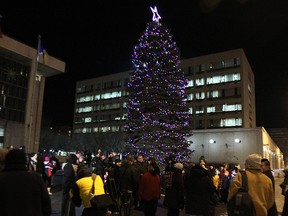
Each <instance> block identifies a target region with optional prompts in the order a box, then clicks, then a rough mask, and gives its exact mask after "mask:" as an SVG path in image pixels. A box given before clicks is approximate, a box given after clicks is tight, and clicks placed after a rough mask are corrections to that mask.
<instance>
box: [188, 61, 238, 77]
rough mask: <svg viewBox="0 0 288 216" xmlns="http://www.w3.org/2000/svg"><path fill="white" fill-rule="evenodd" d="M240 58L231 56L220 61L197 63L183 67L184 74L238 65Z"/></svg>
mask: <svg viewBox="0 0 288 216" xmlns="http://www.w3.org/2000/svg"><path fill="white" fill-rule="evenodd" d="M240 63H241V62H240V58H232V59H226V60H222V61H216V62H210V63H208V64H198V65H194V66H192V67H190V66H189V67H186V68H183V70H184V72H185V73H186V74H195V73H196V74H198V73H203V72H205V71H208V72H210V71H215V70H222V69H225V68H232V67H239V66H240Z"/></svg>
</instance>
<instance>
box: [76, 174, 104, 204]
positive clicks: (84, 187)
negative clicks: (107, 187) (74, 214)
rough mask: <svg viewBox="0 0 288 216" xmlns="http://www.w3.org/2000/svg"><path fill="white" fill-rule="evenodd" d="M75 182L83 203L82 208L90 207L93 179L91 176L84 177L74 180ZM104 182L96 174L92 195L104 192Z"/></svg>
mask: <svg viewBox="0 0 288 216" xmlns="http://www.w3.org/2000/svg"><path fill="white" fill-rule="evenodd" d="M76 184H77V186H78V188H79V193H80V197H81V200H82V203H83V206H84V208H89V207H91V204H90V199H91V198H92V194H91V188H92V184H93V179H92V177H91V176H89V177H84V178H81V179H79V180H78V181H76ZM104 193H105V191H104V184H103V181H102V178H101V177H100V176H98V175H97V177H96V179H95V182H94V195H101V194H104Z"/></svg>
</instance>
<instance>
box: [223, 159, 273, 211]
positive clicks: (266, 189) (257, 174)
mask: <svg viewBox="0 0 288 216" xmlns="http://www.w3.org/2000/svg"><path fill="white" fill-rule="evenodd" d="M261 159H262V158H261V156H260V155H258V154H250V155H248V157H247V158H246V160H245V172H246V174H247V184H248V193H249V195H250V197H251V199H252V202H253V204H254V207H255V211H256V216H267V215H268V209H269V208H271V207H272V206H273V204H274V200H275V198H274V192H273V185H272V181H271V179H269V177H267V176H266V175H265V174H263V173H262V170H261ZM241 186H242V175H241V172H238V173H237V175H236V177H235V178H234V179H233V181H232V182H231V186H230V188H229V194H228V201H229V200H231V199H232V197H233V196H234V195H235V194H236V192H237V191H238V190H239V189H240V188H241Z"/></svg>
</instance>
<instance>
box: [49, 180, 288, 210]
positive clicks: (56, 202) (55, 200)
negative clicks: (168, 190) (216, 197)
mask: <svg viewBox="0 0 288 216" xmlns="http://www.w3.org/2000/svg"><path fill="white" fill-rule="evenodd" d="M60 178H61V177H60V176H55V179H54V185H55V186H54V187H52V192H53V195H51V203H52V214H51V215H52V216H61V199H62V191H61V187H60V185H59V183H60ZM283 180H284V177H283V176H281V175H280V176H276V177H275V202H276V205H277V210H278V213H279V215H282V214H281V213H282V209H283V205H284V196H283V195H282V194H281V188H280V186H279V185H280V184H281V183H282V182H283ZM55 183H56V184H55ZM82 211H83V207H82V206H81V207H79V208H77V207H76V216H81V214H82ZM156 215H157V216H165V215H167V209H166V208H165V207H164V206H163V198H162V199H160V200H159V202H158V208H157V213H156ZM131 216H144V214H143V212H142V211H139V210H132V212H131ZM180 216H187V214H186V213H185V210H181V211H180ZM215 216H228V214H227V209H226V204H224V203H219V204H218V205H217V206H216V208H215Z"/></svg>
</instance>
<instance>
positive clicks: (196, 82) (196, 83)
mask: <svg viewBox="0 0 288 216" xmlns="http://www.w3.org/2000/svg"><path fill="white" fill-rule="evenodd" d="M195 85H196V86H203V85H204V78H199V79H196V81H195Z"/></svg>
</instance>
